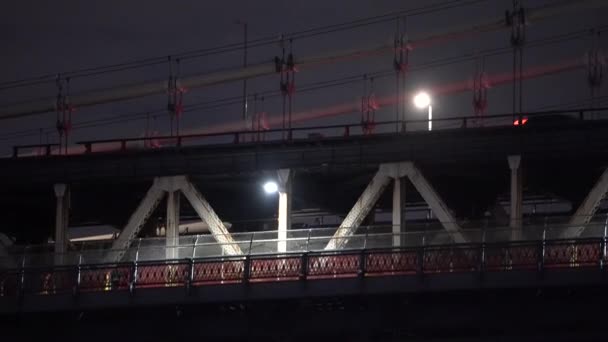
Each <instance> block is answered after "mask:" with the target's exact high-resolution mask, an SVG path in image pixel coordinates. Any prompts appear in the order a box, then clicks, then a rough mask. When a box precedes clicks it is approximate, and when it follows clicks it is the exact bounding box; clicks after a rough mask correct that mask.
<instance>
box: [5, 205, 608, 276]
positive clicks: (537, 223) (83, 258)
mask: <svg viewBox="0 0 608 342" xmlns="http://www.w3.org/2000/svg"><path fill="white" fill-rule="evenodd" d="M571 219H572V217H571V216H570V217H562V216H559V217H544V218H536V219H534V218H526V219H525V221H524V222H522V228H521V229H517V230H514V229H513V228H510V227H501V228H491V227H487V223H483V222H468V223H465V222H460V224H459V226H460V227H462V228H463V229H461V230H460V232H459V233H458V235H460V236H462V237H464V238H466V241H467V242H469V243H500V242H516V241H529V240H555V239H568V238H572V239H574V238H606V237H607V236H608V225H607V221H606V216H605V215H596V216H594V217H590V218H589V221H591V222H590V223H588V224H585V225H583V226H580V227H578V226H572V225H570V224H569V221H570V220H571ZM470 227H475V228H470ZM393 228H396V229H393ZM467 228H468V229H467ZM339 229H344V230H350V229H349V228H337V227H329V228H311V229H290V230H287V234H286V238H285V239H278V231H257V232H246V233H232V234H230V237H231V239H232V240H233V241H234V242H233V243H219V242H218V239H217V237H214V236H213V235H210V234H205V235H190V236H180V238H179V242H178V244H177V245H175V246H167V245H166V239H165V238H162V237H160V238H140V239H136V240H134V241H133V242H132V243H131V245H130V247H129V248H128V249H127V250H111V249H110V248H111V245H112V241H111V240H110V241H101V242H78V243H72V244H71V247H70V249H71V250H70V251H69V252H68V253H65V254H55V253H53V245H52V244H47V245H38V246H21V247H16V246H15V247H13V249H12V250H9V253H10V254H9V255H8V256H5V257H0V269H2V268H5V269H6V268H18V267H45V266H55V265H79V264H98V263H103V262H105V260H108V257H110V256H111V255H112V253H117V254H121V255H124V257H123V258H122V260H123V261H125V262H145V261H155V260H162V259H167V256H168V255H171V256H175V258H178V259H185V258H189V259H198V258H218V257H223V256H225V254H224V250H225V248H223V247H225V246H224V245H226V244H230V245H233V246H234V247H237V246H238V247H239V249H240V250H241V251H242V252H243V254H244V255H264V254H276V253H285V252H286V253H308V252H317V251H323V250H324V249H325V247H326V246H327V245H328V243H329V242H330V241H336V240H341V241H340V242H342V240H344V242H345V244H344V248H345V249H377V248H393V247H428V246H434V245H446V244H451V243H453V241H454V238H453V236H454V233H450V232H448V231H446V230H445V229H443V225H442V224H441V223H440V222H428V223H423V224H407V225H406V227H405V229H406V230H408V231H407V232H399V231H400V230H401V227H393V226H391V225H380V226H363V227H359V228H358V229H357V230H356V231H355V234H353V235H351V236H347V237H335V236H336V233H337V231H338V230H339ZM579 229H582V230H583V231H582V233H581V234H580V235H579V234H578V233H577V232H578V231H579ZM395 231H397V232H395ZM514 233H516V234H514ZM220 240H221V239H220ZM279 245H283V246H285V248H286V249H285V250H279ZM340 245H342V243H340Z"/></svg>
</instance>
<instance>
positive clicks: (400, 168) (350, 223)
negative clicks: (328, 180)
mask: <svg viewBox="0 0 608 342" xmlns="http://www.w3.org/2000/svg"><path fill="white" fill-rule="evenodd" d="M401 177H408V178H409V179H410V181H411V182H412V184H413V185H414V187H415V188H416V190H417V191H418V192H419V193H420V195H421V196H422V198H423V199H424V200H425V201H426V202H427V204H428V205H429V206H430V207H431V210H433V212H434V213H435V215H437V218H438V219H439V221H440V222H441V223H442V225H443V227H444V228H445V230H447V231H448V232H449V233H451V234H452V237H453V239H454V241H455V242H457V243H465V242H467V239H465V238H464V236H463V235H462V232H461V228H460V227H459V226H458V224H457V223H456V221H455V218H454V217H453V216H452V214H451V213H450V211H449V209H448V207H447V206H446V205H445V203H444V202H443V200H441V198H440V197H439V195H438V194H437V192H436V191H435V189H433V187H432V186H431V184H430V183H429V182H428V181H427V180H426V178H424V176H423V175H422V173H421V172H420V170H419V169H418V168H417V167H416V166H415V165H414V163H412V162H401V163H391V164H382V165H380V168H379V170H378V172H376V174H375V175H374V178H373V179H372V181H371V182H370V183H369V184H368V186H367V188H365V190H364V191H363V193H362V194H361V196H360V197H359V199H358V200H357V203H355V205H354V206H353V208H352V209H351V210H350V212H349V213H348V215H346V217H345V218H344V220H343V221H342V224H341V225H340V227H339V228H338V230H337V231H336V233H335V234H334V235H333V237H332V239H331V240H330V241H329V243H328V244H327V246H325V250H333V249H340V248H342V247H344V245H345V244H346V243H347V242H348V239H349V237H351V236H352V235H353V234H354V233H355V231H356V230H357V228H358V227H359V226H360V225H361V222H363V220H364V219H365V217H366V216H367V215H368V214H369V212H370V211H371V209H372V208H373V206H374V205H375V203H376V202H377V201H378V199H379V198H380V196H381V195H382V192H383V191H384V189H385V188H386V186H387V185H388V184H389V183H390V181H391V179H398V178H401Z"/></svg>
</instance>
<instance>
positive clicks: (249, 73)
mask: <svg viewBox="0 0 608 342" xmlns="http://www.w3.org/2000/svg"><path fill="white" fill-rule="evenodd" d="M607 5H608V3H606V2H603V1H597V0H581V1H579V2H577V3H576V6H575V5H573V4H572V3H571V2H560V3H557V4H550V5H546V6H542V7H538V8H531V9H530V10H529V11H528V12H527V13H528V17H527V18H530V20H531V22H532V23H534V22H535V20H540V19H547V18H549V17H551V16H555V15H560V14H566V13H570V12H572V11H573V10H582V9H592V8H598V7H605V6H607ZM504 29H505V19H504V17H498V18H494V19H488V20H487V21H485V22H482V23H477V24H471V23H468V24H466V25H465V26H462V27H456V28H450V29H448V30H445V31H442V32H440V33H432V34H428V33H424V34H419V35H417V37H416V38H414V39H412V40H410V42H411V44H412V46H413V47H414V48H420V47H427V46H432V45H436V44H441V43H444V42H445V41H446V40H455V39H463V38H468V37H471V36H473V35H477V34H480V33H485V32H493V31H499V30H504ZM391 51H393V46H392V43H391V44H387V43H386V42H384V43H382V44H380V45H376V46H373V47H367V48H357V49H354V50H353V49H347V50H338V51H329V52H325V53H324V54H322V55H318V56H308V57H302V58H300V59H299V62H298V65H299V68H300V69H310V68H314V67H319V66H321V65H326V64H332V63H337V62H340V61H344V60H349V59H359V58H365V57H371V56H379V55H385V54H388V53H389V52H391ZM272 73H274V65H273V63H271V62H268V63H261V64H258V65H252V66H251V67H248V68H245V69H243V68H232V69H230V70H227V71H222V72H215V73H205V74H195V75H192V76H188V77H184V78H183V79H182V82H181V84H182V85H183V86H184V87H185V88H187V89H192V88H202V87H209V86H214V85H217V84H222V83H228V82H235V81H239V80H243V79H246V78H256V77H261V76H267V75H270V74H272ZM166 91H167V89H166V82H164V81H150V82H139V83H136V84H130V85H126V86H122V87H121V86H114V87H112V88H105V89H95V90H90V91H88V92H84V93H80V94H77V95H75V96H74V97H73V101H72V102H73V104H74V105H75V106H77V107H84V106H92V105H97V104H101V103H108V102H116V101H124V100H128V99H135V98H140V97H146V96H151V95H157V94H160V93H165V92H166ZM52 109H53V108H52V107H50V106H49V102H48V100H41V101H36V102H29V101H28V102H22V103H17V104H10V105H6V106H4V107H2V108H0V119H8V118H15V117H23V116H29V115H38V114H41V113H46V112H48V111H51V110H52Z"/></svg>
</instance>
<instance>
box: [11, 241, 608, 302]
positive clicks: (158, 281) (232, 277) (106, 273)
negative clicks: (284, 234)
mask: <svg viewBox="0 0 608 342" xmlns="http://www.w3.org/2000/svg"><path fill="white" fill-rule="evenodd" d="M606 261H607V258H606V239H605V238H578V239H574V240H573V239H567V240H537V241H509V242H502V243H466V244H450V245H431V246H418V247H390V248H370V249H348V250H332V251H307V252H295V253H279V254H249V255H243V256H225V257H207V258H185V259H176V260H156V261H133V262H126V263H105V264H82V265H73V266H54V267H30V268H28V267H25V268H19V269H12V270H5V271H2V272H0V296H4V297H17V296H23V295H59V294H73V295H77V294H78V293H86V292H108V291H131V292H133V291H134V290H135V289H138V288H165V287H184V288H186V289H187V290H189V289H191V288H192V287H197V286H206V285H221V284H234V283H247V282H251V283H255V282H269V281H273V282H282V281H303V280H315V279H335V278H352V277H364V278H365V277H379V276H413V277H415V276H432V275H436V274H457V273H482V272H513V271H534V272H536V271H538V272H544V271H553V270H562V269H593V268H596V269H598V270H604V265H605V263H606Z"/></svg>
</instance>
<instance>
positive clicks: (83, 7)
mask: <svg viewBox="0 0 608 342" xmlns="http://www.w3.org/2000/svg"><path fill="white" fill-rule="evenodd" d="M441 2H445V1H396V0H394V1H393V0H380V1H361V0H352V1H348V2H345V1H333V0H323V1H321V0H309V1H291V2H288V1H277V0H273V1H256V2H249V1H234V0H226V1H220V2H211V1H194V0H179V1H170V2H169V1H145V2H144V1H115V0H108V1H103V2H102V1H95V2H92V1H86V2H84V1H72V0H70V1H54V2H48V1H15V2H10V3H7V4H5V7H4V10H3V11H2V12H1V14H0V19H1V20H0V23H1V24H0V25H1V30H0V36H1V40H2V41H3V43H4V49H3V53H2V57H1V61H2V63H0V68H1V69H0V82H9V81H13V80H19V79H23V78H31V77H36V76H40V75H48V74H56V73H58V72H65V71H71V70H76V69H81V68H89V67H95V66H100V65H108V64H115V63H121V62H125V61H131V60H139V59H145V58H149V57H163V56H167V55H174V54H177V53H180V52H183V51H190V50H197V49H204V48H209V47H214V46H219V45H224V44H229V43H236V42H239V41H242V39H243V37H242V35H243V30H242V26H240V25H238V24H237V23H236V21H237V20H241V21H246V22H248V23H249V38H250V39H255V38H259V37H266V36H272V35H276V36H277V37H278V36H279V34H281V33H286V34H287V33H290V32H294V31H301V30H305V29H309V28H314V27H319V26H325V25H331V24H336V23H341V22H347V21H351V20H355V19H359V18H365V17H371V16H376V15H381V14H385V13H390V12H395V11H401V10H407V9H411V8H416V7H421V6H429V5H431V4H433V3H441ZM553 2H555V1H553ZM553 2H552V1H531V0H528V1H524V5H525V6H526V7H537V6H541V5H544V4H548V3H553ZM461 3H463V4H462V6H458V7H455V8H453V9H449V10H443V11H437V12H433V13H428V14H424V15H419V16H414V17H408V18H407V31H408V33H409V34H411V36H416V35H419V34H423V33H430V32H439V31H443V30H445V29H449V28H451V27H454V26H461V25H467V24H472V23H482V22H486V21H488V20H490V19H494V18H500V17H502V16H504V12H505V10H507V9H510V6H511V1H507V0H488V1H482V2H480V3H477V4H473V5H466V6H465V5H464V3H466V1H461ZM606 14H608V10H606V9H604V10H596V11H581V12H577V13H573V14H572V15H570V16H561V17H557V18H552V19H550V20H547V21H543V22H541V23H538V24H533V25H531V26H530V27H529V28H528V40H529V41H534V40H538V39H545V38H549V37H552V36H558V35H562V34H566V33H569V32H576V31H580V30H585V29H589V28H592V27H597V26H600V25H602V23H603V21H602V18H605V17H606ZM395 30H396V24H395V21H390V22H385V23H379V24H375V25H370V26H366V27H362V28H358V29H353V30H347V31H340V32H336V33H332V34H325V35H321V36H317V37H314V38H306V39H301V40H295V41H294V42H293V49H294V54H295V57H296V62H297V58H298V57H299V56H309V55H317V54H320V53H323V52H327V51H331V50H340V49H352V48H364V47H368V46H373V45H377V44H380V43H382V42H386V41H389V40H390V39H392V36H393V35H394V33H395ZM509 35H510V32H509V30H503V31H500V32H495V33H487V34H482V35H479V36H477V37H475V38H472V39H464V40H458V41H448V42H445V43H442V44H440V45H437V46H434V47H430V48H420V49H415V50H413V51H411V53H410V64H411V67H412V68H415V67H416V66H417V65H422V64H424V63H428V62H429V61H435V60H440V59H445V58H450V57H459V56H463V55H466V54H469V55H475V54H478V53H479V52H480V51H485V50H490V49H494V48H501V47H508V46H509ZM604 38H605V37H604ZM604 38H602V42H605V39H604ZM590 44H591V39H590V37H588V36H585V37H582V38H577V39H572V40H569V41H565V42H559V43H554V44H549V45H546V46H542V47H529V48H525V50H524V65H525V67H526V68H527V67H536V66H542V65H548V64H552V63H559V62H561V61H564V60H570V59H576V58H580V59H582V58H584V56H585V53H586V52H587V51H588V50H589V47H590ZM279 53H280V50H279V47H278V44H275V45H271V46H266V47H261V48H255V49H250V50H249V61H250V63H260V62H269V61H271V60H272V58H273V57H274V56H275V55H278V54H279ZM241 63H242V52H241V51H235V52H230V53H225V54H222V55H217V56H207V57H201V58H195V59H190V60H187V61H184V62H182V63H181V72H182V74H183V75H191V74H196V73H206V72H211V71H216V70H221V69H231V68H237V67H239V66H240V65H241ZM511 63H512V54H511V53H505V54H500V55H496V56H492V57H488V58H487V59H486V69H485V71H486V72H487V73H488V74H490V75H492V74H496V73H502V72H510V71H511ZM474 66H475V60H469V61H463V62H459V63H454V64H449V65H445V66H442V67H435V68H429V69H426V70H422V71H412V72H411V73H409V74H407V76H406V90H407V91H414V90H416V89H425V88H434V87H437V86H444V85H450V84H454V83H458V82H468V81H469V80H471V79H472V75H473V71H474ZM391 68H392V54H389V55H384V56H379V57H372V58H366V59H357V60H352V61H348V62H342V63H339V64H334V65H327V66H323V67H319V68H314V69H308V70H304V71H302V72H300V73H298V74H297V79H296V87H303V86H305V85H306V84H310V83H313V82H319V81H325V80H332V79H339V78H343V77H347V76H357V75H363V74H365V73H373V72H376V71H385V70H390V69H391ZM167 77H168V66H167V64H161V65H156V66H150V67H145V68H139V69H134V70H128V71H123V72H118V73H109V74H103V75H98V76H94V77H86V78H75V79H73V80H72V81H71V88H72V93H79V92H84V91H87V90H91V89H99V88H107V87H113V86H117V85H123V84H132V83H137V82H141V81H146V80H163V79H167ZM362 86H363V81H359V82H354V83H352V84H348V85H343V86H338V87H332V88H327V89H321V90H317V91H314V92H307V93H302V94H298V93H297V92H296V95H295V98H294V112H296V113H297V112H299V111H302V110H306V111H308V110H313V109H324V108H329V107H331V106H334V105H338V104H343V103H355V102H356V101H358V98H359V97H360V96H361V95H362ZM241 87H242V84H241V83H240V82H236V83H231V84H224V85H219V86H215V87H211V88H204V89H194V90H192V91H189V92H188V93H186V94H185V97H184V104H185V105H189V104H194V103H200V102H205V101H210V100H214V99H217V98H224V97H233V96H239V95H240V94H241V91H242V88H241ZM278 87H279V79H278V75H273V76H267V77H261V78H257V79H255V80H250V82H249V94H254V93H258V92H260V93H261V92H263V91H266V90H276V89H278ZM524 88H525V93H524V110H525V111H533V110H538V109H544V108H548V107H551V108H555V107H559V106H560V105H562V107H569V108H572V107H585V106H587V105H588V104H586V103H585V101H588V100H589V93H590V92H589V88H588V85H587V82H586V71H585V70H584V69H582V70H578V71H574V72H567V73H562V74H559V75H553V76H547V77H543V78H540V79H535V80H530V81H526V82H525V85H524ZM375 90H376V91H375V92H376V95H377V96H391V95H394V93H395V78H394V76H391V77H387V78H384V79H379V80H376V81H375ZM602 92H604V91H603V90H602ZM56 93H57V90H56V87H55V84H54V82H53V81H51V82H47V83H43V84H40V85H35V86H30V87H23V88H17V89H4V90H0V94H1V95H0V106H3V105H7V104H10V103H14V102H21V101H26V100H28V99H36V98H52V97H54V96H55V95H56ZM433 101H434V112H435V117H436V118H440V117H450V116H456V115H468V114H472V112H473V108H472V106H471V102H472V93H471V92H470V91H467V92H462V93H458V94H453V95H449V96H447V95H446V96H438V97H436V98H434V99H433ZM488 101H489V104H488V113H489V114H492V113H506V112H510V110H511V86H502V87H495V88H492V89H490V90H489V95H488ZM166 103H167V96H166V95H158V96H152V97H146V98H141V99H136V100H130V101H124V102H120V103H111V104H105V105H98V106H94V107H85V108H78V109H77V111H76V112H75V114H74V118H73V124H74V125H76V126H77V125H79V124H82V123H84V122H87V121H91V120H97V119H103V118H113V117H117V116H122V117H129V116H130V115H133V114H136V113H146V112H150V113H158V112H159V111H161V112H162V111H163V109H164V108H166ZM250 106H253V104H252V103H251V102H250ZM250 108H252V107H250ZM264 110H265V111H266V112H268V115H269V116H270V117H275V116H280V115H281V99H280V97H276V98H272V99H270V98H269V99H267V100H266V101H265V103H264ZM394 115H395V112H394V109H393V108H389V107H386V108H382V109H381V110H380V111H379V112H378V116H377V118H376V119H377V120H392V119H393V118H394ZM419 116H422V115H421V114H420V112H419V111H416V110H415V109H413V108H412V106H411V105H409V101H408V107H407V117H408V118H417V117H419ZM240 118H241V107H240V105H239V104H232V105H229V106H223V107H219V108H213V109H210V110H196V111H192V112H187V113H184V115H183V118H182V121H181V126H182V129H184V130H191V131H200V130H201V129H203V130H204V129H210V128H213V127H215V125H217V124H220V123H226V122H238V121H239V120H240ZM360 120H361V118H360V113H357V112H353V113H351V114H347V115H340V116H334V117H325V118H320V119H315V120H311V121H307V122H300V123H297V125H300V126H304V125H324V124H334V123H343V122H352V123H356V122H359V121H360ZM54 125H55V113H48V114H44V115H36V116H30V117H26V118H20V119H11V120H5V121H2V124H1V125H0V152H1V153H3V154H4V153H8V152H9V149H10V146H12V145H15V144H32V143H38V142H39V141H47V140H48V141H51V142H53V141H56V140H57V134H56V131H55V129H54ZM40 129H43V133H42V135H41V134H40V132H39V131H40ZM146 129H149V130H153V131H157V132H161V133H168V130H169V114H168V113H158V114H151V115H149V116H146V115H145V114H144V115H140V116H138V117H136V119H134V120H132V121H122V122H118V123H114V124H112V125H89V127H85V128H76V129H75V130H74V131H73V133H72V137H71V141H79V140H86V139H101V138H117V137H134V136H142V135H143V134H144V132H145V131H146ZM15 132H20V133H19V134H18V135H16V136H15V135H11V134H13V133H15Z"/></svg>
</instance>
